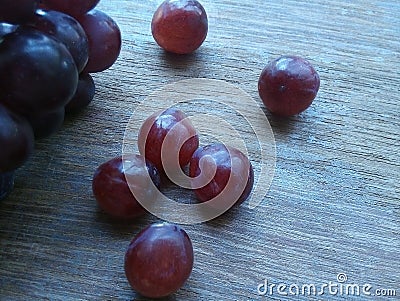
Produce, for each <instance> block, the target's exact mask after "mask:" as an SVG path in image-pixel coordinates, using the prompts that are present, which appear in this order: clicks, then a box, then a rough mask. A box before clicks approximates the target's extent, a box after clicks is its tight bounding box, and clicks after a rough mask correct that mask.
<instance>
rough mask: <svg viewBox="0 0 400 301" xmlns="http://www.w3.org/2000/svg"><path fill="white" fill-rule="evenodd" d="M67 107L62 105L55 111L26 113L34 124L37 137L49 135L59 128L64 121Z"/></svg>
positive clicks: (32, 124)
mask: <svg viewBox="0 0 400 301" xmlns="http://www.w3.org/2000/svg"><path fill="white" fill-rule="evenodd" d="M64 116H65V109H64V108H63V107H62V108H60V109H58V110H55V111H49V112H48V111H38V112H32V113H31V114H28V115H26V119H27V120H28V121H29V123H30V124H31V126H32V129H33V132H34V133H35V138H36V139H40V138H45V137H49V136H50V135H52V134H53V133H55V132H56V131H57V130H59V129H60V128H61V126H62V124H63V123H64Z"/></svg>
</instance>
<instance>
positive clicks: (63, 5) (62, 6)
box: [43, 0, 100, 18]
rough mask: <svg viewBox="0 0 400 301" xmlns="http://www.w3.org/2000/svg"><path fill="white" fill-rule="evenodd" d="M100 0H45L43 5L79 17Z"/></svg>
mask: <svg viewBox="0 0 400 301" xmlns="http://www.w3.org/2000/svg"><path fill="white" fill-rule="evenodd" d="M99 1H100V0H43V5H44V6H45V7H47V8H49V9H52V10H57V11H60V12H63V13H65V14H68V15H70V16H73V17H75V18H76V17H79V16H81V15H84V14H86V13H87V12H88V11H90V10H91V9H93V8H94V7H95V6H96V5H97V3H99Z"/></svg>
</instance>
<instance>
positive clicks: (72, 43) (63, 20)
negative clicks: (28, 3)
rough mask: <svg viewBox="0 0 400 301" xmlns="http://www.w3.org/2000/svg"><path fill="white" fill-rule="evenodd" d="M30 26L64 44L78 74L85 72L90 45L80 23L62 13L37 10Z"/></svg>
mask: <svg viewBox="0 0 400 301" xmlns="http://www.w3.org/2000/svg"><path fill="white" fill-rule="evenodd" d="M29 25H30V26H32V27H34V28H36V29H38V30H40V31H42V32H44V33H46V34H48V35H51V36H53V37H55V38H56V39H57V40H59V41H60V42H61V43H63V44H64V45H65V46H66V47H67V49H68V50H69V52H70V53H71V55H72V57H73V58H74V61H75V64H76V67H77V69H78V72H81V71H82V70H83V68H84V67H85V66H86V64H87V61H88V59H89V44H88V39H87V37H86V33H85V31H84V30H83V28H82V26H81V25H80V24H79V22H78V21H76V20H75V19H74V18H73V17H71V16H69V15H66V14H64V13H61V12H57V11H51V10H50V11H44V10H37V11H36V14H35V17H34V18H33V19H32V20H31V21H30V22H29Z"/></svg>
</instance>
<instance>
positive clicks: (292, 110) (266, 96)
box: [258, 55, 320, 116]
mask: <svg viewBox="0 0 400 301" xmlns="http://www.w3.org/2000/svg"><path fill="white" fill-rule="evenodd" d="M319 84H320V80H319V76H318V73H317V72H316V71H315V69H314V68H313V66H312V65H311V64H310V63H309V62H308V61H306V60H304V59H303V58H301V57H298V56H289V55H286V56H282V57H280V58H278V59H275V60H273V61H272V62H270V63H269V64H268V65H267V66H266V67H265V68H264V70H263V71H262V73H261V75H260V78H259V81H258V91H259V94H260V97H261V99H262V101H263V102H264V104H265V106H266V107H267V109H268V110H269V111H270V112H271V113H273V114H276V115H280V116H292V115H296V114H299V113H301V112H303V111H304V110H305V109H307V108H308V107H309V106H310V105H311V103H312V101H313V100H314V98H315V96H316V95H317V92H318V89H319Z"/></svg>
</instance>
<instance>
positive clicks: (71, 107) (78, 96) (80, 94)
mask: <svg viewBox="0 0 400 301" xmlns="http://www.w3.org/2000/svg"><path fill="white" fill-rule="evenodd" d="M95 88H96V87H95V83H94V81H93V78H92V76H91V75H90V74H89V73H81V74H80V75H79V82H78V88H77V89H76V92H75V95H74V97H72V99H71V100H70V101H69V102H68V104H67V105H66V106H65V113H67V114H68V113H74V112H78V111H80V110H82V109H84V108H86V107H87V106H88V105H89V104H90V103H91V101H92V100H93V97H94V93H95Z"/></svg>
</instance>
